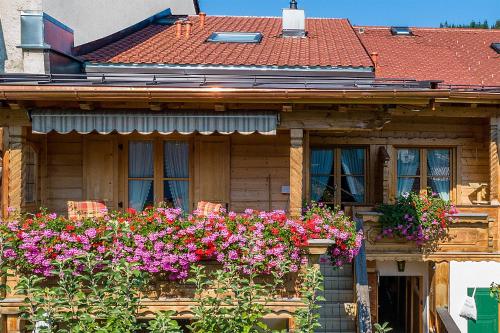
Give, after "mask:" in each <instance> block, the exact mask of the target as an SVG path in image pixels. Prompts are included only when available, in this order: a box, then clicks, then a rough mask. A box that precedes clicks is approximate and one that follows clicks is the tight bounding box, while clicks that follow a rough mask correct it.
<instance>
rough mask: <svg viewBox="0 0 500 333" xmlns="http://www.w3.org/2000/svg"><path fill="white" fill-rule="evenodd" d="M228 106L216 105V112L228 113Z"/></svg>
mask: <svg viewBox="0 0 500 333" xmlns="http://www.w3.org/2000/svg"><path fill="white" fill-rule="evenodd" d="M226 109H227V108H226V105H225V104H218V103H216V104H214V110H215V111H217V112H223V111H226Z"/></svg>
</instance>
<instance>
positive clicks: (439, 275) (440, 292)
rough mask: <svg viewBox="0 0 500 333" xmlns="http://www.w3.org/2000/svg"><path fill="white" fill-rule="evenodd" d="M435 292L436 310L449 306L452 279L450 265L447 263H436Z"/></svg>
mask: <svg viewBox="0 0 500 333" xmlns="http://www.w3.org/2000/svg"><path fill="white" fill-rule="evenodd" d="M435 265H436V268H435V272H434V281H433V287H434V288H433V289H434V290H433V291H434V301H435V305H434V306H435V307H434V308H435V309H437V308H440V307H447V306H448V286H449V279H450V264H449V263H448V262H447V261H443V262H436V264H435Z"/></svg>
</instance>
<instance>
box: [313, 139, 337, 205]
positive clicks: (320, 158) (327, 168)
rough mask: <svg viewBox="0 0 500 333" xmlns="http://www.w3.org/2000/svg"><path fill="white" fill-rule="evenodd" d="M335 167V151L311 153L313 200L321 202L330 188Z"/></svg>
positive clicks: (316, 150)
mask: <svg viewBox="0 0 500 333" xmlns="http://www.w3.org/2000/svg"><path fill="white" fill-rule="evenodd" d="M332 167H333V150H331V149H313V150H312V152H311V199H312V200H313V201H319V200H321V197H322V196H323V193H324V192H325V190H326V188H327V187H328V180H329V179H330V176H329V175H330V174H331V173H333V172H332Z"/></svg>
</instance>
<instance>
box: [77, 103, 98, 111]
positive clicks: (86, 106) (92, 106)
mask: <svg viewBox="0 0 500 333" xmlns="http://www.w3.org/2000/svg"><path fill="white" fill-rule="evenodd" d="M79 105H80V109H82V110H85V111H92V110H94V109H95V104H94V103H90V102H80V103H79Z"/></svg>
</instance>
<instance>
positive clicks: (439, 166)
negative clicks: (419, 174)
mask: <svg viewBox="0 0 500 333" xmlns="http://www.w3.org/2000/svg"><path fill="white" fill-rule="evenodd" d="M427 174H428V179H429V186H430V187H431V189H432V191H433V192H436V193H437V194H438V195H439V197H440V198H441V199H443V200H446V201H449V200H450V151H449V150H448V149H429V150H427Z"/></svg>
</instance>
